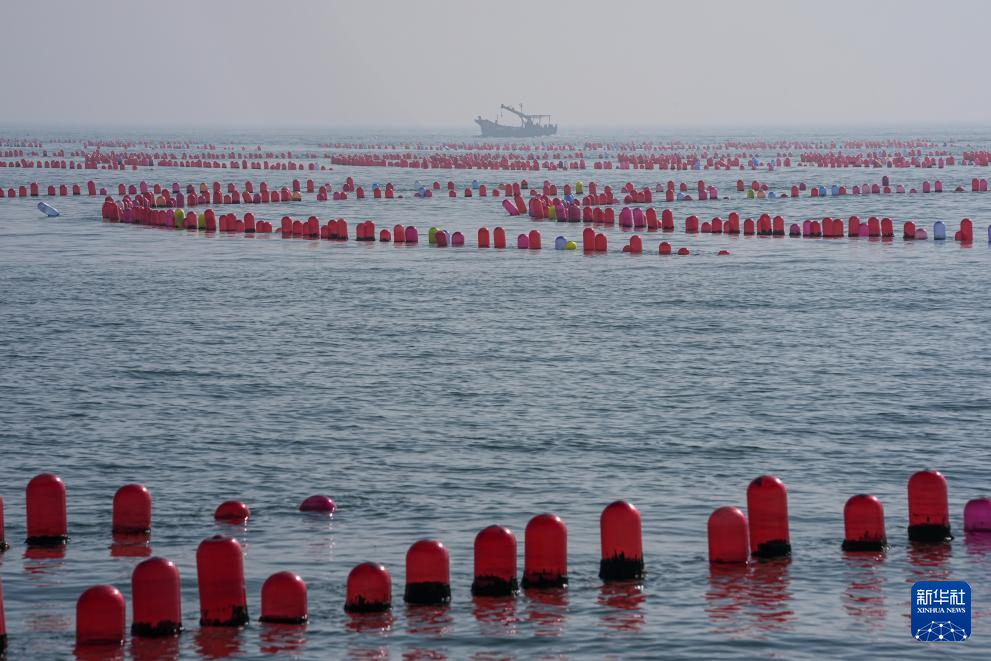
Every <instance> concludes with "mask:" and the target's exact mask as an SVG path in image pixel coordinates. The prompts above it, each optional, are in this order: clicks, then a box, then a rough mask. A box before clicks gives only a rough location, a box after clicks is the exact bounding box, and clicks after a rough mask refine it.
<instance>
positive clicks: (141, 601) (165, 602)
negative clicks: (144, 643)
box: [131, 558, 182, 637]
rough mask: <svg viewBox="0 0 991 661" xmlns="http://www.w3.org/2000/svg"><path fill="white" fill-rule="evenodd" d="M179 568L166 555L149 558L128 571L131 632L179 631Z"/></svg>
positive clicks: (169, 633)
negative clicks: (130, 572) (129, 574)
mask: <svg viewBox="0 0 991 661" xmlns="http://www.w3.org/2000/svg"><path fill="white" fill-rule="evenodd" d="M179 586H180V583H179V570H178V569H177V568H176V566H175V564H173V563H172V561H170V560H166V559H165V558H148V559H147V560H145V561H144V562H142V563H141V564H139V565H138V566H137V567H135V568H134V572H133V573H132V574H131V600H132V604H131V634H132V635H134V636H146V637H159V636H175V635H178V634H179V632H180V631H182V595H181V594H180V590H179Z"/></svg>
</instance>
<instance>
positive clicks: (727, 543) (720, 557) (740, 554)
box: [708, 506, 750, 564]
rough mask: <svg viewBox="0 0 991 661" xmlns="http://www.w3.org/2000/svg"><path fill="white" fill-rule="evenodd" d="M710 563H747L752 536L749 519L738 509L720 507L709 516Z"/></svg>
mask: <svg viewBox="0 0 991 661" xmlns="http://www.w3.org/2000/svg"><path fill="white" fill-rule="evenodd" d="M708 534H709V562H710V563H719V564H722V563H747V562H749V561H750V535H749V533H748V530H747V517H746V516H745V515H744V514H743V512H741V511H740V509H739V508H737V507H730V506H725V507H720V508H719V509H717V510H716V511H714V512H713V513H712V514H710V515H709V524H708Z"/></svg>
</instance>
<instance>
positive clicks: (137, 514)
mask: <svg viewBox="0 0 991 661" xmlns="http://www.w3.org/2000/svg"><path fill="white" fill-rule="evenodd" d="M113 532H114V533H124V534H135V533H150V532H151V493H150V492H149V491H148V489H146V488H145V487H144V486H143V485H140V484H125V485H124V486H122V487H121V488H120V489H117V493H115V494H114V507H113Z"/></svg>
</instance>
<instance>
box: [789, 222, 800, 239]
mask: <svg viewBox="0 0 991 661" xmlns="http://www.w3.org/2000/svg"><path fill="white" fill-rule="evenodd" d="M788 236H802V228H801V227H799V226H798V223H792V224H791V226H790V227H789V228H788Z"/></svg>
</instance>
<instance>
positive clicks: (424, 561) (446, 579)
mask: <svg viewBox="0 0 991 661" xmlns="http://www.w3.org/2000/svg"><path fill="white" fill-rule="evenodd" d="M450 565H451V561H450V557H449V556H448V553H447V549H446V548H444V545H443V544H441V543H440V542H439V541H437V540H436V539H421V540H419V541H418V542H415V543H414V544H413V545H412V546H410V547H409V550H408V551H406V590H405V591H404V592H403V600H404V601H406V603H408V604H424V605H437V604H446V603H449V602H450V601H451V578H450Z"/></svg>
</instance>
